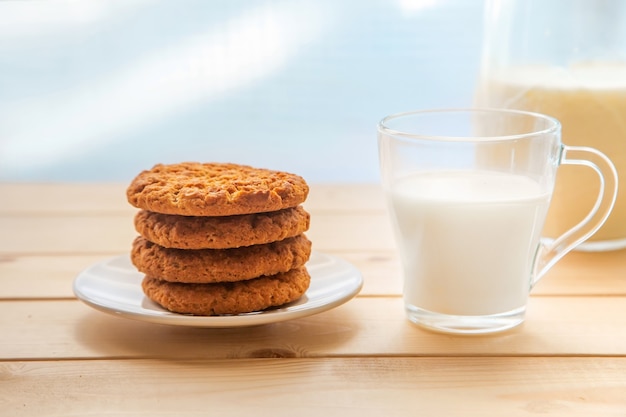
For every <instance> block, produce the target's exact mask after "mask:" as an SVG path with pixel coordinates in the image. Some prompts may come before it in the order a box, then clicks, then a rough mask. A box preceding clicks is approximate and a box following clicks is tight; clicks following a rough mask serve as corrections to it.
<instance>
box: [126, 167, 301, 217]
mask: <svg viewBox="0 0 626 417" xmlns="http://www.w3.org/2000/svg"><path fill="white" fill-rule="evenodd" d="M308 192H309V187H308V185H307V183H306V181H305V180H304V179H303V178H302V177H300V176H298V175H295V174H290V173H287V172H281V171H273V170H269V169H263V168H254V167H251V166H247V165H238V164H232V163H199V162H183V163H179V164H171V165H163V164H158V165H155V166H154V167H153V168H152V169H149V170H146V171H143V172H141V173H140V174H139V175H137V177H135V179H134V180H133V181H132V182H131V184H130V185H129V187H128V188H127V190H126V196H127V198H128V202H129V203H130V204H132V205H133V206H135V207H138V208H140V209H144V210H148V211H153V212H156V213H162V214H177V215H183V216H232V215H237V214H251V213H261V212H266V211H276V210H282V209H285V208H290V207H296V206H297V205H299V204H301V203H302V202H303V201H304V200H305V199H306V197H307V195H308Z"/></svg>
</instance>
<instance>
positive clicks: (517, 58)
mask: <svg viewBox="0 0 626 417" xmlns="http://www.w3.org/2000/svg"><path fill="white" fill-rule="evenodd" d="M476 106H478V107H497V108H511V109H520V110H529V111H534V112H539V113H543V114H547V115H550V116H553V117H555V118H556V119H558V120H559V121H560V122H561V123H562V125H563V142H564V143H565V144H567V145H572V146H590V147H594V148H596V149H599V150H600V151H602V152H603V153H605V154H606V155H608V157H609V158H610V159H611V160H612V161H613V163H614V164H615V166H616V168H617V171H618V177H619V183H620V185H621V184H626V1H625V0H487V1H486V9H485V32H484V44H483V56H482V64H481V71H480V79H479V82H478V88H477V92H476ZM581 171H583V172H581ZM584 171H588V172H584ZM599 188H600V184H599V183H598V180H597V177H596V175H595V174H594V172H593V170H591V169H589V170H580V169H579V170H576V169H573V168H572V167H563V169H562V170H560V171H559V174H558V176H557V181H556V186H555V191H554V196H553V201H552V205H551V208H550V211H549V213H548V217H547V220H546V226H545V229H544V235H545V236H548V237H556V236H559V235H560V234H561V233H563V232H564V231H565V230H566V229H567V228H568V227H569V226H570V225H571V224H572V222H576V221H582V220H583V218H584V216H585V215H586V213H588V212H589V209H590V208H591V207H592V206H593V204H594V202H595V198H596V195H597V191H598V189H599ZM620 248H626V187H624V186H621V187H620V190H619V191H618V197H617V201H616V204H615V208H614V210H613V213H612V214H611V216H610V217H609V219H608V220H607V222H606V223H605V225H604V226H603V227H602V228H601V229H600V230H599V231H598V232H597V233H596V234H595V235H594V236H593V237H591V238H590V239H589V240H588V241H587V242H586V243H585V244H583V245H581V246H580V247H579V249H580V250H612V249H620Z"/></svg>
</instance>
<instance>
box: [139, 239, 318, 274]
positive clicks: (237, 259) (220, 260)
mask: <svg viewBox="0 0 626 417" xmlns="http://www.w3.org/2000/svg"><path fill="white" fill-rule="evenodd" d="M310 255H311V241H309V240H308V239H307V238H306V236H304V235H298V236H295V237H291V238H287V239H284V240H281V241H278V242H272V243H266V244H264V245H253V246H244V247H241V248H234V249H171V248H164V247H162V246H159V245H157V244H155V243H152V242H150V241H148V240H146V239H145V238H143V237H137V238H136V239H135V241H134V242H133V248H132V250H131V260H132V262H133V264H134V265H135V267H137V269H138V270H139V271H140V272H143V273H144V274H146V275H150V276H152V277H156V278H159V279H162V280H165V281H170V282H186V283H203V284H206V283H213V282H233V281H240V280H247V279H252V278H256V277H259V276H262V275H274V274H277V273H279V272H287V271H289V270H290V269H293V268H298V267H300V266H303V265H304V264H305V263H306V261H308V259H309V257H310Z"/></svg>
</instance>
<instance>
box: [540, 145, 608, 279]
mask: <svg viewBox="0 0 626 417" xmlns="http://www.w3.org/2000/svg"><path fill="white" fill-rule="evenodd" d="M559 165H582V166H586V167H589V168H591V169H593V170H594V171H595V172H596V173H597V174H598V177H600V192H599V193H598V198H597V199H596V203H595V204H594V206H593V208H592V209H591V211H590V212H589V214H587V217H585V218H584V219H583V220H582V221H581V222H580V223H578V224H577V225H575V226H574V227H572V228H571V229H569V230H568V231H567V232H565V233H563V234H562V235H561V236H559V237H558V238H556V239H554V241H552V242H550V243H549V244H546V243H541V244H540V245H539V248H538V250H537V255H536V256H535V273H534V277H533V281H532V286H534V285H535V284H536V283H537V282H538V281H539V280H540V279H541V278H542V277H543V276H544V275H545V273H546V272H548V270H549V269H550V268H552V267H553V266H554V264H556V263H557V262H558V261H559V260H560V259H561V258H563V256H565V255H566V254H567V253H568V252H569V251H571V250H572V249H574V248H575V247H576V246H578V245H580V244H581V243H583V242H584V241H585V240H587V239H588V238H590V237H591V236H592V235H593V234H594V233H595V232H597V231H598V229H599V228H600V227H601V226H602V225H603V224H604V222H605V221H606V219H607V218H608V217H609V214H610V213H611V210H612V209H613V206H614V205H615V199H616V198H617V170H616V169H615V165H613V163H612V162H611V160H610V159H609V158H608V157H607V156H606V155H604V154H603V153H602V152H600V151H598V150H596V149H594V148H589V147H584V146H567V145H561V157H560V160H559Z"/></svg>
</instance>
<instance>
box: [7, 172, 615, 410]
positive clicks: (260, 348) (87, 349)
mask: <svg viewBox="0 0 626 417" xmlns="http://www.w3.org/2000/svg"><path fill="white" fill-rule="evenodd" d="M124 190H125V185H123V184H74V185H67V184H63V185H61V184H7V183H5V184H0V283H1V285H0V361H1V362H0V415H2V416H15V417H16V416H26V415H27V416H70V415H76V416H85V415H108V416H112V415H116V416H117V415H123V416H131V415H132V416H139V415H141V416H144V415H145V416H179V415H197V416H200V415H219V416H244V415H245V416H260V415H263V416H265V415H271V416H299V417H300V416H330V415H341V416H360V417H363V416H416V415H423V416H435V415H436V416H449V415H463V416H467V415H480V416H528V415H567V416H572V415H576V416H585V417H589V416H602V415H610V416H626V251H619V252H612V253H599V254H589V253H572V254H570V255H568V256H566V258H565V259H564V260H563V261H561V262H560V263H559V264H558V265H557V266H556V267H555V268H554V269H553V270H552V271H551V272H550V273H549V274H548V275H547V276H546V277H545V278H544V279H543V281H541V282H540V283H539V285H538V286H537V287H536V288H535V290H534V292H533V295H532V297H531V300H530V304H529V308H528V313H527V319H526V323H525V324H523V325H522V326H520V327H518V328H516V329H514V330H512V331H509V332H506V333H503V334H500V335H497V336H487V337H467V336H466V337H461V336H448V335H442V334H435V333H431V332H428V331H424V330H422V329H420V328H417V327H415V326H414V325H412V324H410V323H409V322H408V321H407V320H406V319H405V316H404V312H403V308H402V300H401V296H400V291H401V278H400V272H399V263H398V258H397V255H396V252H395V250H394V244H393V241H392V236H391V231H390V226H389V223H388V220H387V217H386V211H385V207H384V202H383V199H382V195H381V191H380V189H379V188H378V187H377V186H376V185H312V190H311V194H310V197H309V199H308V200H307V203H306V207H307V209H308V210H309V211H310V212H311V214H312V225H311V229H310V231H309V233H308V236H309V238H310V239H311V240H312V241H313V243H314V249H315V250H317V251H320V252H326V253H329V254H334V255H338V256H340V257H342V258H344V259H346V260H348V261H350V262H351V263H353V264H354V265H356V266H357V267H358V268H359V269H360V270H361V272H362V274H363V276H364V279H365V283H364V286H363V289H362V291H361V293H360V294H359V295H358V296H357V297H356V298H354V299H352V300H351V301H349V302H347V303H346V304H344V305H342V306H340V307H338V308H335V309H333V310H330V311H327V312H323V313H320V314H317V315H314V316H310V317H306V318H301V319H297V320H293V321H287V322H282V323H274V324H269V325H263V326H258V327H250V328H236V329H206V328H189V327H175V326H168V325H160V324H151V323H145V322H141V321H135V320H128V319H125V318H120V317H115V316H113V315H109V314H105V313H102V312H100V311H96V310H94V309H92V308H90V307H88V306H87V305H85V304H83V303H82V302H80V301H78V300H77V299H76V298H75V297H74V295H73V293H72V282H73V280H74V278H75V276H76V275H77V274H78V273H79V272H80V271H81V270H82V269H83V268H85V267H87V266H89V265H90V264H93V263H94V262H98V261H100V260H102V259H106V258H108V257H111V256H114V255H118V254H124V253H127V252H128V251H129V248H130V243H131V241H132V239H133V238H134V236H135V231H134V229H133V226H132V216H133V215H134V213H135V209H133V208H132V207H130V206H129V205H128V204H127V203H126V200H125V194H124Z"/></svg>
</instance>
